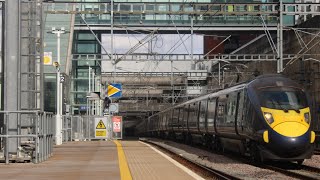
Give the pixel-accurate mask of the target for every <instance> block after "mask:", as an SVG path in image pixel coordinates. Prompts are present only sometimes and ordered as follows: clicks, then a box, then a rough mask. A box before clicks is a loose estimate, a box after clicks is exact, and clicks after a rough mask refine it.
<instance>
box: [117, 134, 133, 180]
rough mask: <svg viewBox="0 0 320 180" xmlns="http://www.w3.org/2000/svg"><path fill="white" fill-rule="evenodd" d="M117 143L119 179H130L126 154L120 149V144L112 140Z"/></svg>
mask: <svg viewBox="0 0 320 180" xmlns="http://www.w3.org/2000/svg"><path fill="white" fill-rule="evenodd" d="M113 142H114V143H115V144H116V145H117V149H118V159H119V168H120V176H121V180H132V176H131V172H130V169H129V166H128V163H127V159H126V155H125V154H124V151H123V149H122V145H121V143H120V142H119V141H117V140H115V141H113Z"/></svg>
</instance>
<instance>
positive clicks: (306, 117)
mask: <svg viewBox="0 0 320 180" xmlns="http://www.w3.org/2000/svg"><path fill="white" fill-rule="evenodd" d="M304 121H305V122H306V123H308V124H309V123H310V114H309V113H308V112H307V113H304Z"/></svg>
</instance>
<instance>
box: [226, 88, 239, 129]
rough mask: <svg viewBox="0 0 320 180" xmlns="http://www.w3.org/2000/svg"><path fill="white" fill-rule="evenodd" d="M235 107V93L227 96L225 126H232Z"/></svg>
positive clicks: (234, 118)
mask: <svg viewBox="0 0 320 180" xmlns="http://www.w3.org/2000/svg"><path fill="white" fill-rule="evenodd" d="M236 106H237V92H233V93H230V94H229V97H228V103H227V107H226V110H227V112H226V125H227V126H234V122H235V120H236V117H235V116H236Z"/></svg>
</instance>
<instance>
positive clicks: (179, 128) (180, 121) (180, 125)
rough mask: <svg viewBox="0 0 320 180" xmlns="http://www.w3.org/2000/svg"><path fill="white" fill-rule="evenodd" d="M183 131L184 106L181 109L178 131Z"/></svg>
mask: <svg viewBox="0 0 320 180" xmlns="http://www.w3.org/2000/svg"><path fill="white" fill-rule="evenodd" d="M182 130H183V106H182V107H180V108H179V116H178V131H182Z"/></svg>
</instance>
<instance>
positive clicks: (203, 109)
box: [199, 99, 208, 133]
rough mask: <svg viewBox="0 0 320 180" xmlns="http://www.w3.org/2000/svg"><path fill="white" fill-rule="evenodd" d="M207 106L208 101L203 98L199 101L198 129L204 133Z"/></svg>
mask: <svg viewBox="0 0 320 180" xmlns="http://www.w3.org/2000/svg"><path fill="white" fill-rule="evenodd" d="M207 108H208V101H207V99H204V100H202V101H200V109H199V131H200V132H201V133H206V131H207V130H206V121H207V119H206V118H207Z"/></svg>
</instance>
